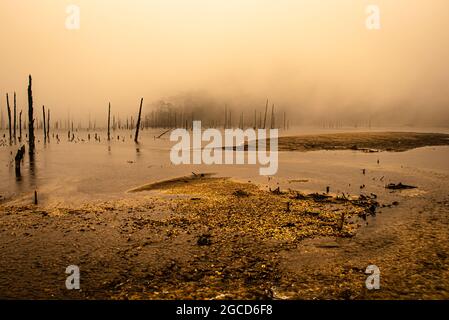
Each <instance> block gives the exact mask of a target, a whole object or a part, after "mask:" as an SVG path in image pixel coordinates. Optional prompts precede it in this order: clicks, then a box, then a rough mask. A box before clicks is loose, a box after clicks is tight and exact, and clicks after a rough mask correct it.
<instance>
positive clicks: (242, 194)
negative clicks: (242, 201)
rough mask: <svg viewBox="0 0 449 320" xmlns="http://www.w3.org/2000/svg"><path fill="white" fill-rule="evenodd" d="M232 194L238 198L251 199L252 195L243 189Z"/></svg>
mask: <svg viewBox="0 0 449 320" xmlns="http://www.w3.org/2000/svg"><path fill="white" fill-rule="evenodd" d="M232 194H233V195H234V196H236V197H249V195H250V194H249V193H248V192H246V191H244V190H241V189H238V190H236V191H234V192H233V193H232Z"/></svg>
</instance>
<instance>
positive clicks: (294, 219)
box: [0, 176, 449, 299]
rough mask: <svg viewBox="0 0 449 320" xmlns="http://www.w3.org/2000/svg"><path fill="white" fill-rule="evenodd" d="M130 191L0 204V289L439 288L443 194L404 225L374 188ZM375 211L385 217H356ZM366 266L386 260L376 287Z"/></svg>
mask: <svg viewBox="0 0 449 320" xmlns="http://www.w3.org/2000/svg"><path fill="white" fill-rule="evenodd" d="M156 186H159V187H156ZM145 189H147V190H152V191H145ZM139 191H140V192H142V196H141V198H140V201H136V200H133V201H131V202H130V201H128V200H122V201H114V202H105V203H98V204H91V205H86V206H84V207H80V208H77V209H64V208H53V209H52V210H48V211H47V210H45V208H41V207H39V206H34V205H28V206H21V207H18V206H12V207H8V206H2V207H1V208H0V221H1V224H0V225H1V226H2V227H1V232H0V242H1V243H2V248H1V249H2V260H1V262H0V268H1V270H3V273H2V277H1V278H0V292H1V298H38V299H43V298H71V299H72V298H73V299H81V298H83V299H84V298H87V299H109V298H113V299H226V298H233V299H317V298H318V299H322V298H324V299H367V298H369V299H371V298H374V299H375V298H395V299H401V298H447V297H448V292H449V291H448V289H449V281H448V277H447V274H446V273H447V270H448V268H447V266H448V265H449V256H448V255H447V247H448V242H447V240H448V235H447V225H448V221H449V220H448V210H447V206H449V199H446V200H444V202H442V203H441V204H440V209H439V210H438V209H437V207H438V206H435V205H434V206H431V207H429V208H426V206H425V205H423V207H422V208H420V211H419V212H415V211H413V212H412V213H410V214H408V218H409V220H408V221H407V222H404V221H403V220H402V219H396V220H395V219H394V217H392V215H394V214H395V212H397V208H396V207H395V205H393V207H395V208H392V205H388V206H385V204H384V205H382V204H381V203H378V202H377V200H376V199H375V197H374V196H373V197H352V198H344V197H329V196H326V195H323V194H321V195H319V194H311V195H304V194H301V193H298V192H297V191H293V190H278V189H276V190H272V191H266V190H261V189H260V188H259V187H257V186H255V185H253V184H249V183H241V182H236V181H233V180H230V179H223V178H209V177H201V176H199V177H198V176H195V177H193V178H191V179H186V177H181V178H180V179H171V180H170V181H166V182H164V183H161V182H158V183H155V184H150V185H147V186H146V187H145V186H142V187H139ZM420 201H423V200H422V199H421V200H420ZM418 203H419V202H418ZM426 204H427V206H429V203H428V202H427V201H426ZM415 205H416V204H415ZM379 208H380V210H382V211H384V212H383V215H385V216H386V217H387V219H390V220H391V221H390V222H388V223H387V224H382V225H381V227H380V228H379V227H378V226H376V227H372V228H371V229H370V228H369V227H366V226H364V225H365V224H366V223H367V221H372V220H371V219H373V218H370V217H371V216H374V215H375V214H376V209H379ZM404 209H405V207H404ZM423 211H425V213H423ZM396 215H397V214H396ZM388 217H389V218H388ZM360 230H365V231H362V232H360V233H359V234H358V233H357V232H358V231H360ZM356 235H357V236H356ZM385 235H386V237H385ZM435 240H437V241H435ZM370 263H376V264H379V265H381V266H383V267H385V266H387V268H382V272H383V273H382V279H383V286H385V288H383V290H380V291H379V292H369V291H367V290H366V289H365V288H364V281H365V278H366V275H365V274H364V268H365V267H366V266H367V265H368V264H370ZM70 264H75V265H78V266H80V268H81V286H82V290H81V291H79V292H73V291H68V290H66V289H65V287H64V283H65V282H64V281H65V274H64V270H65V268H66V267H67V265H70ZM407 286H410V287H407Z"/></svg>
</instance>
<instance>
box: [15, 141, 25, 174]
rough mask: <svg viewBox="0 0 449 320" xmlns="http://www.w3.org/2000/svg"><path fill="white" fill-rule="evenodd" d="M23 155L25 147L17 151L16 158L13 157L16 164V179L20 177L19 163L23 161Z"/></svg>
mask: <svg viewBox="0 0 449 320" xmlns="http://www.w3.org/2000/svg"><path fill="white" fill-rule="evenodd" d="M24 155H25V146H22V147H21V148H20V149H19V150H17V153H16V157H15V159H14V160H15V164H16V177H20V176H21V173H20V163H21V162H22V160H23V156H24Z"/></svg>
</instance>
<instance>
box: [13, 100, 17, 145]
mask: <svg viewBox="0 0 449 320" xmlns="http://www.w3.org/2000/svg"><path fill="white" fill-rule="evenodd" d="M13 128H14V130H13V133H14V144H16V143H17V133H16V128H17V107H16V93H15V92H14V126H13Z"/></svg>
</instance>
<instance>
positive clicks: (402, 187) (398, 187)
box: [385, 182, 418, 190]
mask: <svg viewBox="0 0 449 320" xmlns="http://www.w3.org/2000/svg"><path fill="white" fill-rule="evenodd" d="M385 188H387V189H390V190H406V189H416V188H418V187H415V186H409V185H406V184H402V182H399V183H398V184H395V183H390V184H388V185H386V186H385Z"/></svg>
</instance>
